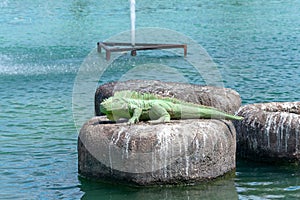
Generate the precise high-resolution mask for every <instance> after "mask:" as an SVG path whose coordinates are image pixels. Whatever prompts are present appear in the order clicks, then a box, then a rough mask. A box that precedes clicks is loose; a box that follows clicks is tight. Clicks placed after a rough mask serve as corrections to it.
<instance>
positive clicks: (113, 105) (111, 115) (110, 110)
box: [100, 97, 128, 121]
mask: <svg viewBox="0 0 300 200" xmlns="http://www.w3.org/2000/svg"><path fill="white" fill-rule="evenodd" d="M100 112H101V113H103V114H105V115H106V116H107V118H108V119H109V120H113V121H116V120H118V118H122V117H127V116H128V102H127V101H126V99H125V98H121V97H109V98H108V99H105V100H104V101H102V102H101V103H100Z"/></svg>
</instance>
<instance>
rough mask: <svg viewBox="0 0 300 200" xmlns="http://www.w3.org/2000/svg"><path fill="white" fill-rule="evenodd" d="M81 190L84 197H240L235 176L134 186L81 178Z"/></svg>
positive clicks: (171, 199)
mask: <svg viewBox="0 0 300 200" xmlns="http://www.w3.org/2000/svg"><path fill="white" fill-rule="evenodd" d="M80 182H81V186H80V187H81V191H83V192H84V193H85V194H84V195H83V197H82V199H89V200H90V199H99V197H101V199H111V200H118V199H120V200H121V199H122V200H123V199H125V198H126V199H132V200H134V199H136V200H140V199H147V200H157V199H165V200H168V199H170V200H180V199H189V200H193V199H207V200H211V199H218V200H222V199H224V200H228V199H232V200H234V199H238V194H237V192H236V188H235V185H234V178H232V177H231V178H229V179H223V180H217V181H214V182H212V183H205V184H201V185H197V186H172V187H171V186H170V187H159V186H157V187H151V188H133V187H126V186H120V185H112V184H104V183H98V182H92V181H86V180H84V179H80Z"/></svg>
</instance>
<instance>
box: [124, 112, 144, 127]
mask: <svg viewBox="0 0 300 200" xmlns="http://www.w3.org/2000/svg"><path fill="white" fill-rule="evenodd" d="M141 114H142V109H140V108H134V109H133V114H132V117H131V118H130V119H129V120H128V122H127V124H135V123H137V122H139V119H140V116H141Z"/></svg>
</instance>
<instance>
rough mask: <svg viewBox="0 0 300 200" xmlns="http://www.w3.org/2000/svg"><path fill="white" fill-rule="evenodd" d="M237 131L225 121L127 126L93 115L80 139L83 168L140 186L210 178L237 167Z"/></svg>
mask: <svg viewBox="0 0 300 200" xmlns="http://www.w3.org/2000/svg"><path fill="white" fill-rule="evenodd" d="M235 135H236V133H235V129H234V126H233V124H232V122H230V121H225V120H173V121H172V122H171V123H166V124H158V125H150V124H148V123H139V124H136V125H132V126H128V125H126V123H117V124H115V123H111V122H108V121H107V119H106V118H105V117H104V116H102V117H94V118H92V119H91V120H89V121H88V122H87V123H85V125H84V126H83V127H82V129H81V131H80V135H79V138H78V154H79V163H78V164H79V173H80V174H81V175H82V176H84V177H88V178H92V179H98V180H108V181H117V182H123V183H126V184H133V185H142V186H143V185H156V184H191V183H195V182H201V181H207V180H211V179H214V178H217V177H219V176H222V175H224V174H226V173H227V172H230V171H232V170H234V169H235V149H236V143H235Z"/></svg>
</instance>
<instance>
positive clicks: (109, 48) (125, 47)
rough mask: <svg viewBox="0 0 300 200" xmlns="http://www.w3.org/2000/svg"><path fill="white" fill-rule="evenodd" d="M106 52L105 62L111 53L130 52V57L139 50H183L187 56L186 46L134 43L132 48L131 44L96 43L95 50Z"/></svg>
mask: <svg viewBox="0 0 300 200" xmlns="http://www.w3.org/2000/svg"><path fill="white" fill-rule="evenodd" d="M102 48H103V49H105V51H106V60H110V56H111V52H122V51H131V55H132V56H135V55H136V51H140V50H156V49H174V48H183V54H184V57H186V55H187V44H150V43H136V44H135V45H134V46H132V44H131V43H122V42H98V43H97V50H98V52H99V53H101V49H102Z"/></svg>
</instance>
